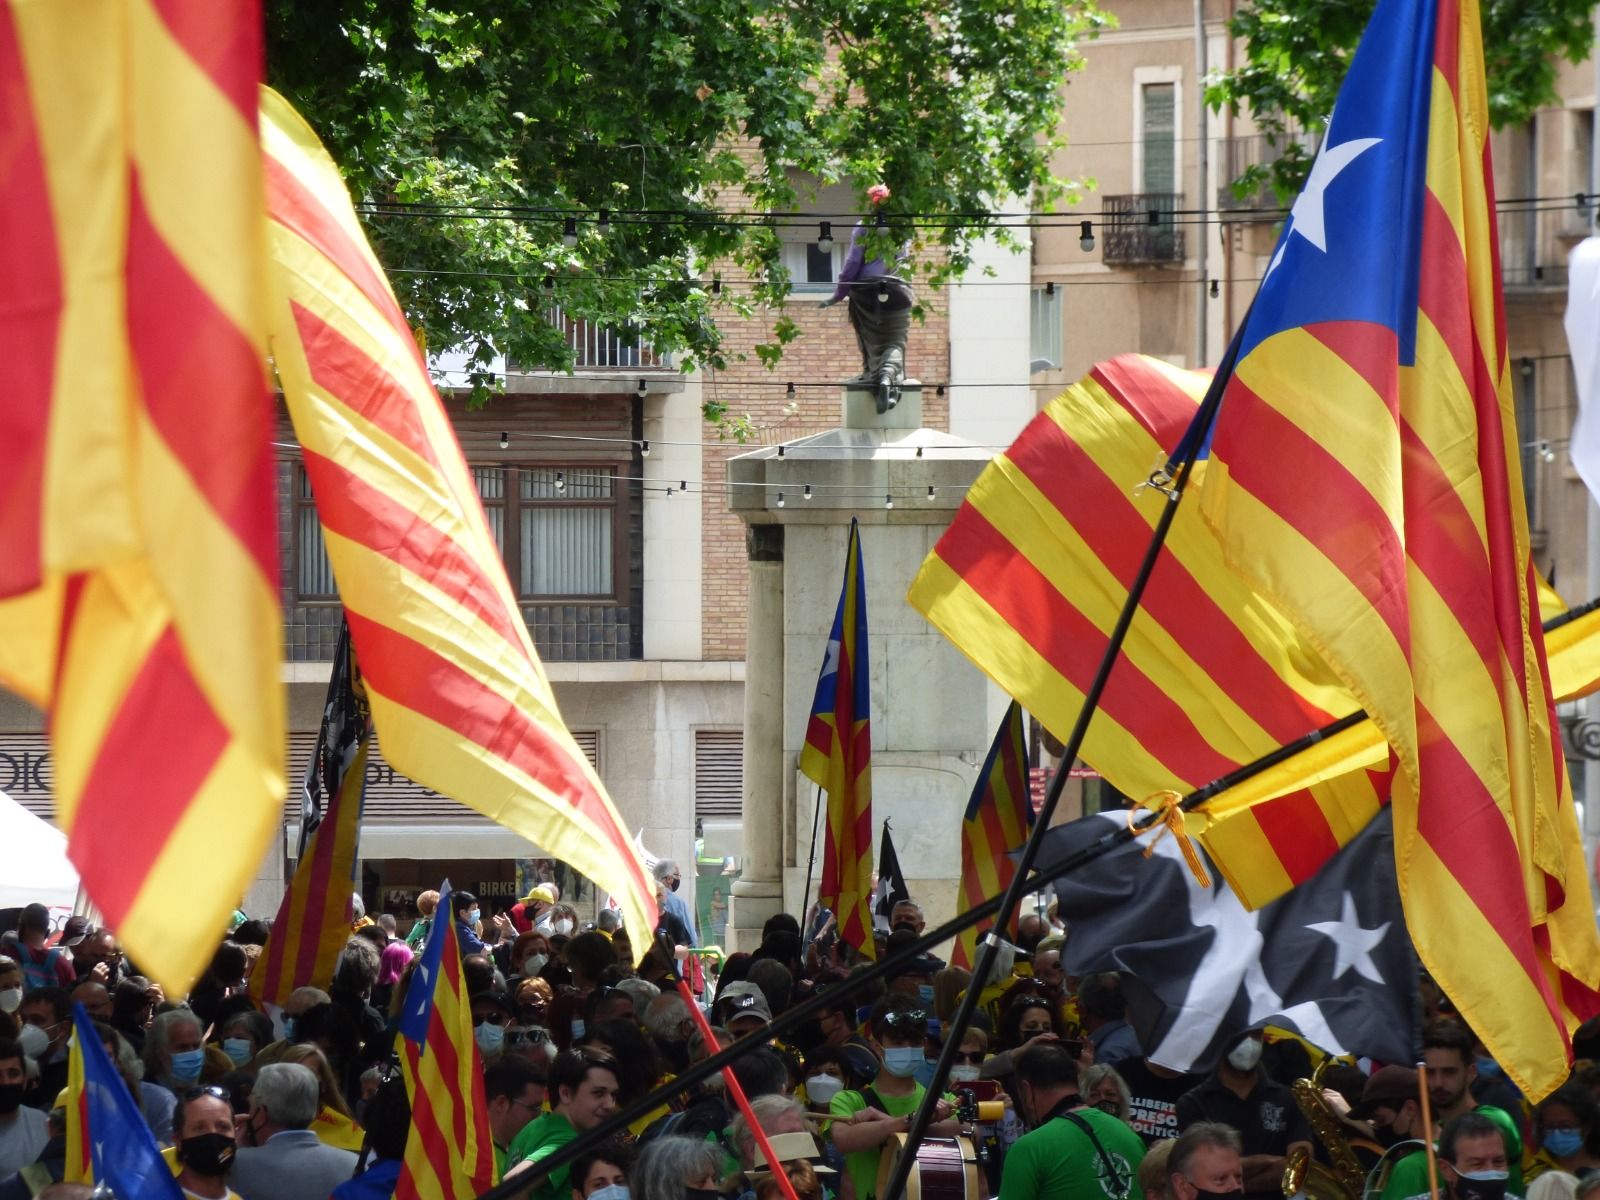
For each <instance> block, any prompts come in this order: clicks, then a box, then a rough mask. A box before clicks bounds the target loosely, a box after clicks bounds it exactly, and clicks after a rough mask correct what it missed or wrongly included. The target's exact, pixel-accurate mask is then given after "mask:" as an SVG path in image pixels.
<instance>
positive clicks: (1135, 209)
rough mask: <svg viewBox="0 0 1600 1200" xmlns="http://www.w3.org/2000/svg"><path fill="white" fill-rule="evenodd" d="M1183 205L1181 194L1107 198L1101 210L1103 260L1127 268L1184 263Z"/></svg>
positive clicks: (1169, 193)
mask: <svg viewBox="0 0 1600 1200" xmlns="http://www.w3.org/2000/svg"><path fill="white" fill-rule="evenodd" d="M1182 204H1183V196H1182V194H1180V193H1178V192H1140V193H1139V194H1137V195H1133V196H1107V197H1106V198H1105V201H1104V204H1103V205H1102V207H1101V212H1102V214H1103V222H1102V223H1103V225H1104V227H1105V249H1104V251H1103V252H1102V254H1101V259H1102V260H1103V261H1104V262H1106V263H1108V264H1111V265H1114V266H1125V267H1126V266H1138V265H1141V264H1161V263H1181V262H1182V261H1183V251H1184V245H1183V231H1182V230H1181V229H1179V228H1178V225H1177V212H1178V209H1179V208H1180V207H1182Z"/></svg>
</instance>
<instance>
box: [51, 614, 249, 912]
mask: <svg viewBox="0 0 1600 1200" xmlns="http://www.w3.org/2000/svg"><path fill="white" fill-rule="evenodd" d="M153 729H163V730H181V731H182V734H181V736H182V738H183V744H184V753H182V754H150V753H149V752H148V750H149V744H150V731H151V730H153ZM229 740H230V735H229V733H228V729H227V727H226V726H225V725H223V723H222V722H221V721H220V720H218V719H217V715H216V713H214V712H213V711H212V709H211V704H210V702H209V701H207V699H206V697H205V694H204V693H203V692H201V690H200V688H199V685H198V684H196V683H195V680H194V676H193V675H191V674H190V672H189V667H188V663H187V662H186V661H185V659H184V654H183V648H182V646H180V645H179V644H178V635H177V633H176V632H175V631H174V630H173V629H172V627H171V626H168V627H167V629H166V631H165V632H164V633H162V635H161V636H160V638H158V639H157V640H156V643H155V645H154V646H152V647H151V650H150V653H149V655H148V656H147V657H146V658H145V660H144V663H143V664H142V665H141V666H140V668H139V673H138V674H137V675H136V676H135V677H134V679H133V682H132V684H131V685H130V686H129V688H128V693H127V695H126V697H125V698H124V700H123V703H122V705H121V706H120V707H119V708H118V709H117V713H116V716H115V717H114V718H112V721H111V725H110V727H109V728H108V729H107V730H106V735H105V737H104V738H103V739H102V740H101V742H100V745H99V747H98V749H97V751H96V753H95V760H94V768H93V770H92V771H91V772H90V775H89V778H88V780H87V783H86V786H85V787H84V790H83V798H82V800H81V801H80V803H79V805H78V811H77V812H76V813H74V814H73V819H72V840H71V842H70V844H69V853H70V854H71V857H72V861H73V863H74V865H76V866H77V868H78V871H79V873H80V874H82V875H83V876H84V877H85V878H92V879H94V880H95V881H96V883H95V891H94V898H95V904H96V905H97V906H98V907H99V908H100V910H101V911H102V912H104V913H105V914H106V916H107V917H108V918H109V921H108V923H109V924H111V925H115V924H116V923H117V921H118V920H119V919H121V918H122V917H123V916H125V915H126V914H127V912H128V910H129V909H130V908H131V907H132V906H133V902H134V900H135V899H136V898H137V897H138V895H139V892H140V891H141V890H142V889H143V887H144V885H145V882H146V880H147V879H148V878H149V875H150V872H151V871H152V870H153V869H154V868H155V865H156V861H157V859H158V858H159V856H160V854H161V851H162V850H163V849H164V848H165V847H166V844H167V841H168V839H169V838H170V837H171V836H172V831H173V830H174V829H176V828H177V825H178V822H179V821H180V820H181V819H182V818H183V816H184V814H185V813H187V812H188V811H189V805H190V802H191V801H192V800H193V798H194V794H195V792H196V791H198V790H199V788H200V785H201V784H202V783H204V782H205V780H206V777H207V776H208V775H209V774H210V773H211V769H212V767H213V766H214V765H215V763H216V761H217V758H218V756H220V755H221V754H222V752H223V750H225V749H226V748H227V746H228V742H229Z"/></svg>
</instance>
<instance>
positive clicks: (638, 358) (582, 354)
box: [545, 307, 674, 371]
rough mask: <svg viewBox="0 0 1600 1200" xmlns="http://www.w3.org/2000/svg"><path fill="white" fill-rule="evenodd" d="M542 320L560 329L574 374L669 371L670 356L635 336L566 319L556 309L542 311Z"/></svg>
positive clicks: (670, 367)
mask: <svg viewBox="0 0 1600 1200" xmlns="http://www.w3.org/2000/svg"><path fill="white" fill-rule="evenodd" d="M545 318H546V320H548V321H549V322H550V324H552V325H554V326H555V327H556V328H557V329H559V330H561V332H562V335H563V337H564V339H565V340H566V343H567V346H568V347H569V348H570V349H571V350H572V366H573V369H574V370H577V371H611V370H626V371H634V370H638V371H671V370H673V369H674V367H673V361H672V355H671V354H670V353H668V352H663V351H657V350H656V349H655V348H654V347H652V346H651V345H650V343H649V342H647V341H646V340H645V339H644V338H643V337H641V336H639V334H637V333H627V332H624V331H621V330H617V329H608V328H606V327H605V326H603V325H596V324H594V323H593V322H592V321H585V320H583V319H581V318H579V317H569V316H568V315H567V314H566V313H564V312H562V311H561V309H559V308H554V307H552V308H549V309H546V310H545Z"/></svg>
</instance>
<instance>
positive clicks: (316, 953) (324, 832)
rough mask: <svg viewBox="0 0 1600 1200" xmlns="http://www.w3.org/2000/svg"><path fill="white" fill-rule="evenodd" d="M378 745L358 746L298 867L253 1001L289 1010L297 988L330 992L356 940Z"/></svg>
mask: <svg viewBox="0 0 1600 1200" xmlns="http://www.w3.org/2000/svg"><path fill="white" fill-rule="evenodd" d="M371 745H372V739H371V738H370V737H365V738H362V739H361V741H360V742H359V743H358V744H357V746H356V747H355V748H354V752H353V756H352V758H351V761H350V762H349V763H348V764H347V765H346V766H345V768H344V775H343V777H342V778H341V780H340V782H339V790H338V791H336V792H335V793H334V794H333V795H332V796H331V797H330V798H329V800H328V805H327V808H325V809H324V810H323V813H322V822H321V824H319V825H318V826H317V827H316V829H315V830H314V831H313V832H312V834H311V840H310V842H309V843H307V845H306V851H305V854H304V855H303V856H302V857H301V859H300V861H299V862H298V863H297V864H296V865H295V869H294V878H293V879H291V880H290V881H289V890H288V891H287V892H285V893H284V896H283V901H282V902H281V903H280V904H279V905H278V916H277V919H276V920H274V921H273V922H272V933H271V935H270V936H269V937H268V938H267V944H266V946H265V947H263V949H262V951H261V957H260V959H259V960H258V961H257V962H256V965H255V969H254V970H253V971H251V972H250V998H251V999H252V1000H254V1001H255V1002H256V1003H257V1004H276V1005H277V1006H278V1007H280V1008H282V1007H283V1006H284V1005H285V1004H288V1003H289V997H290V996H291V995H292V994H293V992H294V990H295V989H296V988H300V987H319V988H324V989H326V988H327V986H328V984H330V983H331V982H332V981H333V971H334V968H335V967H337V966H338V965H339V954H340V952H341V951H343V950H344V944H345V943H346V942H347V941H349V940H350V921H351V901H350V897H351V894H352V889H353V886H354V882H355V870H356V843H357V840H358V838H359V836H360V832H361V791H362V786H363V783H364V782H365V779H366V774H367V751H368V749H369V748H370V747H371ZM311 769H312V770H315V769H316V764H315V763H312V764H311Z"/></svg>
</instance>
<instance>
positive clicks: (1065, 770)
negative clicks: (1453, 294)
mask: <svg viewBox="0 0 1600 1200" xmlns="http://www.w3.org/2000/svg"><path fill="white" fill-rule="evenodd" d="M1248 325H1249V317H1248V315H1247V316H1246V318H1245V321H1244V322H1242V323H1241V324H1240V326H1239V330H1240V333H1242V332H1243V331H1244V329H1245V328H1247V327H1248ZM1240 333H1236V334H1235V335H1234V338H1233V342H1232V344H1231V345H1229V347H1228V352H1227V354H1226V355H1224V356H1223V360H1222V363H1221V364H1220V365H1219V366H1218V368H1217V373H1216V374H1215V375H1214V376H1212V379H1211V385H1210V387H1208V388H1207V389H1206V394H1205V398H1204V399H1203V400H1201V402H1200V406H1199V408H1198V409H1197V410H1196V413H1195V419H1194V421H1193V423H1191V425H1190V426H1189V428H1188V430H1186V431H1185V433H1184V436H1183V437H1182V438H1181V439H1180V441H1179V443H1178V448H1177V450H1176V451H1174V455H1173V458H1169V459H1168V461H1167V464H1166V466H1165V467H1164V468H1163V469H1161V470H1158V471H1157V472H1155V473H1154V474H1153V475H1152V476H1151V478H1150V480H1149V485H1150V487H1151V490H1153V491H1155V492H1157V493H1158V494H1160V495H1161V496H1163V497H1164V498H1165V499H1166V504H1165V505H1164V506H1163V507H1162V510H1161V515H1160V517H1159V518H1157V520H1156V524H1155V528H1154V529H1153V530H1152V531H1151V534H1150V542H1149V544H1148V545H1147V546H1146V547H1145V551H1144V558H1143V560H1142V561H1141V562H1140V563H1139V570H1138V572H1137V573H1136V574H1135V575H1134V577H1133V580H1132V581H1131V582H1130V583H1129V585H1128V596H1127V599H1126V600H1124V601H1123V604H1122V611H1121V612H1120V613H1118V614H1117V622H1116V624H1115V625H1114V626H1113V627H1112V630H1111V636H1110V638H1109V639H1108V640H1107V642H1106V648H1105V651H1104V653H1103V654H1102V655H1101V656H1100V665H1099V667H1098V668H1096V670H1095V673H1094V679H1093V680H1092V681H1091V682H1090V684H1089V687H1088V690H1087V691H1085V692H1084V694H1083V704H1082V705H1081V706H1080V707H1079V709H1078V717H1077V720H1076V721H1075V722H1074V723H1073V726H1072V732H1071V734H1070V735H1069V736H1068V738H1067V741H1066V746H1065V747H1064V748H1063V750H1062V752H1061V761H1060V764H1059V765H1058V766H1057V767H1056V771H1055V774H1054V775H1052V776H1051V778H1050V787H1049V790H1048V791H1047V792H1046V793H1045V798H1044V804H1043V805H1042V806H1041V808H1040V810H1039V815H1038V817H1037V818H1036V819H1035V821H1034V823H1033V828H1032V829H1031V830H1030V831H1029V833H1028V840H1027V841H1026V842H1025V843H1023V846H1022V854H1021V856H1020V857H1019V858H1018V860H1017V869H1016V872H1015V874H1013V875H1012V877H1011V882H1010V884H1008V885H1007V887H1006V890H1005V894H1004V895H1003V896H1002V897H1001V900H1000V908H999V910H998V913H997V915H996V917H995V921H994V924H993V925H992V926H991V927H990V928H989V931H988V932H987V933H985V934H984V935H983V937H982V938H980V939H979V945H980V949H979V951H978V961H977V962H976V963H975V964H974V965H973V969H972V978H971V979H970V980H969V981H968V983H967V990H966V993H965V994H964V995H963V996H962V998H961V1005H960V1007H959V1008H958V1009H957V1010H956V1015H955V1018H954V1019H953V1020H952V1021H950V1022H949V1023H948V1024H947V1025H946V1026H945V1027H944V1034H945V1039H944V1046H943V1048H942V1049H941V1050H940V1051H939V1063H938V1065H937V1066H936V1067H934V1069H933V1078H932V1079H931V1080H930V1081H929V1082H928V1085H927V1090H926V1091H925V1092H924V1093H923V1096H922V1103H921V1104H919V1105H917V1111H916V1115H915V1116H914V1117H913V1118H912V1120H911V1124H910V1126H909V1127H908V1128H907V1130H906V1143H905V1148H904V1149H903V1150H902V1151H901V1154H900V1158H899V1160H898V1161H897V1162H896V1163H895V1166H894V1173H893V1174H892V1175H891V1176H890V1177H889V1182H888V1186H887V1187H885V1188H883V1189H882V1190H881V1191H880V1193H879V1195H878V1200H900V1197H901V1196H902V1195H904V1194H905V1189H906V1181H907V1179H908V1178H909V1177H910V1175H911V1169H912V1168H913V1167H914V1166H916V1164H917V1148H918V1146H920V1145H921V1144H922V1139H923V1138H924V1137H925V1136H926V1135H927V1132H928V1126H929V1125H931V1124H932V1123H933V1112H934V1109H935V1107H936V1106H937V1105H938V1103H939V1098H940V1097H941V1096H942V1095H943V1094H944V1086H945V1082H946V1081H947V1080H948V1079H949V1078H950V1068H951V1067H952V1066H954V1065H955V1059H956V1054H957V1053H958V1052H959V1051H960V1049H961V1039H962V1037H963V1035H964V1033H965V1031H966V1029H967V1027H968V1026H969V1025H970V1024H971V1023H972V1015H973V1013H974V1012H976V1011H977V1008H978V1001H979V998H980V996H981V995H982V992H983V989H984V985H985V984H986V983H987V982H988V980H989V974H990V972H992V971H993V970H994V962H995V959H996V958H997V957H998V956H999V953H1000V945H1001V938H1000V931H1001V930H1003V929H1005V928H1006V927H1007V926H1008V925H1010V924H1011V921H1012V919H1013V917H1014V916H1015V914H1016V911H1017V905H1018V904H1019V903H1020V902H1021V900H1022V895H1023V893H1024V892H1025V891H1027V890H1029V886H1028V885H1029V883H1030V880H1029V875H1030V874H1031V872H1032V870H1033V864H1034V860H1035V859H1037V858H1038V857H1039V850H1040V847H1041V846H1042V845H1043V844H1044V835H1045V831H1046V830H1048V829H1049V828H1050V823H1051V818H1053V817H1054V816H1055V811H1056V805H1057V804H1058V803H1059V802H1060V800H1061V794H1062V793H1063V792H1064V791H1065V790H1066V784H1067V779H1068V778H1069V776H1070V773H1071V770H1072V764H1073V763H1074V762H1076V761H1077V760H1078V752H1079V751H1080V750H1081V749H1082V748H1083V741H1084V738H1085V737H1086V736H1087V734H1088V732H1089V722H1090V720H1091V719H1092V718H1093V717H1094V714H1095V710H1096V709H1097V708H1098V707H1099V706H1100V698H1101V696H1102V695H1104V694H1105V690H1106V685H1107V683H1109V682H1110V679H1111V669H1112V667H1114V666H1115V665H1116V662H1117V659H1118V658H1119V657H1120V656H1121V653H1122V643H1123V641H1124V640H1125V639H1126V638H1127V636H1128V629H1129V628H1130V627H1131V626H1132V624H1133V618H1134V616H1135V614H1137V613H1138V611H1139V603H1140V601H1141V600H1142V599H1143V598H1144V590H1145V587H1146V585H1148V584H1149V582H1150V576H1151V574H1152V573H1153V572H1154V571H1155V566H1156V562H1157V560H1158V559H1159V558H1160V557H1161V549H1162V547H1163V546H1164V545H1165V544H1166V540H1167V533H1168V531H1169V530H1170V529H1171V528H1172V522H1173V519H1174V518H1175V517H1176V516H1177V515H1178V502H1179V501H1180V500H1182V498H1183V492H1184V489H1185V488H1186V487H1187V486H1188V484H1189V478H1190V476H1191V475H1192V474H1193V472H1194V465H1195V463H1196V462H1197V461H1198V460H1199V458H1200V456H1201V453H1202V451H1203V450H1204V449H1205V447H1206V445H1207V443H1208V441H1209V435H1210V428H1211V423H1212V421H1214V420H1215V417H1216V413H1217V409H1218V408H1219V407H1220V406H1221V404H1222V393H1223V391H1224V390H1225V389H1226V387H1227V385H1228V380H1229V379H1231V378H1232V377H1233V368H1234V364H1235V362H1236V361H1237V360H1238V357H1239V345H1240V341H1241V338H1240ZM1174 459H1176V463H1177V465H1176V469H1174V466H1173V463H1174Z"/></svg>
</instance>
